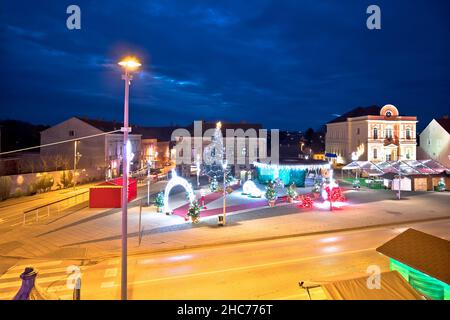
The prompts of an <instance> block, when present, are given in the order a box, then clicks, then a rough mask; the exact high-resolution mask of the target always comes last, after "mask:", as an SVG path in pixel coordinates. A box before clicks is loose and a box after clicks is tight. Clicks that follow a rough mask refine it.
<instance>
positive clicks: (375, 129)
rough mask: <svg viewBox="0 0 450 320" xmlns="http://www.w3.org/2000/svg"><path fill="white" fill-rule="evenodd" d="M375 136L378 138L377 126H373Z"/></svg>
mask: <svg viewBox="0 0 450 320" xmlns="http://www.w3.org/2000/svg"><path fill="white" fill-rule="evenodd" d="M373 138H374V139H378V128H377V127H375V128H373Z"/></svg>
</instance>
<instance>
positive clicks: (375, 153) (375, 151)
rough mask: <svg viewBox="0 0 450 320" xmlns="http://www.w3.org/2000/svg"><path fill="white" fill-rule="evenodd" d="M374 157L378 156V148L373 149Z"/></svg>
mask: <svg viewBox="0 0 450 320" xmlns="http://www.w3.org/2000/svg"><path fill="white" fill-rule="evenodd" d="M373 158H374V159H377V158H378V150H377V149H373Z"/></svg>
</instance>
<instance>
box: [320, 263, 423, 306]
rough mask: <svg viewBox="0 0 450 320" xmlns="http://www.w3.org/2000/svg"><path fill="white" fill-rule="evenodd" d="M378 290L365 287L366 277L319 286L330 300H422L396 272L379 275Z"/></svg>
mask: <svg viewBox="0 0 450 320" xmlns="http://www.w3.org/2000/svg"><path fill="white" fill-rule="evenodd" d="M380 281H381V283H380V288H379V289H377V290H373V289H371V288H369V287H368V286H367V275H365V276H363V277H359V278H355V279H345V280H340V281H334V282H329V283H324V284H321V287H322V289H323V291H324V292H325V295H326V296H327V298H328V299H330V300H424V298H423V297H422V296H421V295H420V294H419V293H418V292H417V291H416V290H414V289H413V288H412V287H411V285H410V284H409V283H408V282H407V281H406V280H405V279H404V278H403V277H402V276H401V275H400V273H399V272H398V271H395V270H394V271H387V272H383V273H381V274H380Z"/></svg>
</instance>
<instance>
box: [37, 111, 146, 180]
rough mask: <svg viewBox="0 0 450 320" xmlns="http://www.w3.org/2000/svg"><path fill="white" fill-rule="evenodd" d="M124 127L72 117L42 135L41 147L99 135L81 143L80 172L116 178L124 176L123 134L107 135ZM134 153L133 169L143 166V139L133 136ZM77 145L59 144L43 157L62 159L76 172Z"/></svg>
mask: <svg viewBox="0 0 450 320" xmlns="http://www.w3.org/2000/svg"><path fill="white" fill-rule="evenodd" d="M122 126H123V125H122V123H118V122H113V121H102V120H92V119H82V118H77V117H72V118H70V119H68V120H66V121H63V122H61V123H58V124H56V125H54V126H52V127H50V128H48V129H46V130H44V131H42V132H41V144H48V143H53V142H59V141H64V140H72V139H76V138H81V137H86V136H91V135H99V136H96V137H93V138H89V139H81V140H79V141H78V142H77V153H79V154H80V155H81V156H80V157H79V160H78V162H77V168H78V169H95V170H98V171H101V172H103V173H104V174H105V175H106V176H109V177H114V176H118V175H119V174H120V173H121V170H122V169H121V165H122V163H121V161H122V149H123V134H122V133H121V132H114V133H109V134H104V135H101V134H103V133H107V132H111V131H115V130H120V128H121V127H122ZM129 140H130V142H131V150H132V153H133V154H135V157H136V160H135V161H134V162H132V166H131V169H133V167H136V165H138V164H139V154H140V147H141V135H140V134H133V132H132V133H131V134H130V135H129ZM74 144H75V142H68V143H62V144H57V145H54V146H50V147H45V148H41V156H42V157H47V158H48V157H54V156H60V157H63V158H64V159H66V160H67V161H68V162H69V163H70V168H73V163H74V153H75V145H74Z"/></svg>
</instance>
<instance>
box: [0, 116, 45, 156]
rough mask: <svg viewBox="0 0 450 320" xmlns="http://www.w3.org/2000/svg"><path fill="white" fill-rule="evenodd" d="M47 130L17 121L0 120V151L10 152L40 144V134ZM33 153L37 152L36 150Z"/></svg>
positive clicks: (42, 126)
mask: <svg viewBox="0 0 450 320" xmlns="http://www.w3.org/2000/svg"><path fill="white" fill-rule="evenodd" d="M47 128H49V126H46V125H35V124H31V123H28V122H24V121H19V120H0V134H1V151H2V152H5V151H11V150H16V149H22V148H27V147H33V146H37V145H39V144H40V140H41V138H40V132H41V131H42V130H45V129H47ZM35 152H39V149H36V150H35Z"/></svg>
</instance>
